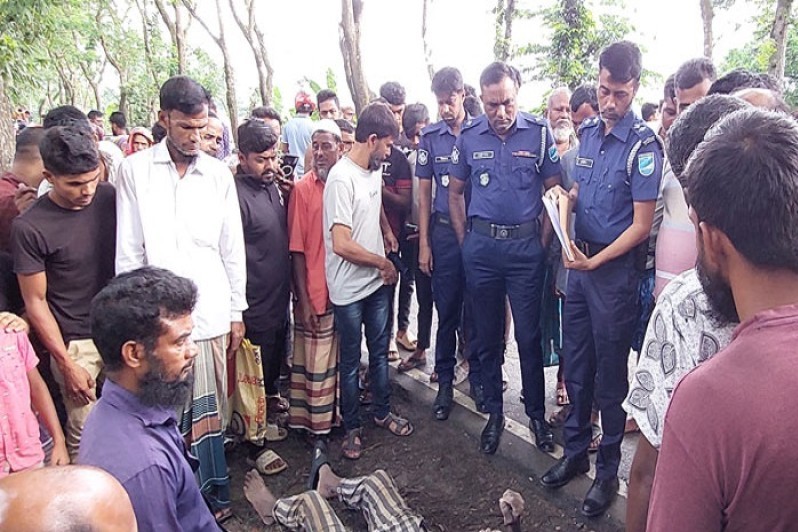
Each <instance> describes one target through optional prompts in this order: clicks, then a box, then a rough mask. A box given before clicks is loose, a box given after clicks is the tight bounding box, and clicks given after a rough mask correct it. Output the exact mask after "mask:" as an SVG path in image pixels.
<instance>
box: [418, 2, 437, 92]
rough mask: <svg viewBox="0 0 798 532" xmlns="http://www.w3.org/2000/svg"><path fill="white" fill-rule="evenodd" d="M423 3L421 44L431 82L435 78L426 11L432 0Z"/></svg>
mask: <svg viewBox="0 0 798 532" xmlns="http://www.w3.org/2000/svg"><path fill="white" fill-rule="evenodd" d="M423 1H424V5H423V9H422V11H421V42H422V44H423V45H424V61H425V62H426V63H427V73H428V74H429V79H430V81H432V78H433V77H434V76H435V68H433V66H432V50H430V46H429V43H428V42H427V9H428V8H429V4H430V2H432V0H423Z"/></svg>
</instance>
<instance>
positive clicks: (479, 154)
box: [474, 150, 493, 161]
mask: <svg viewBox="0 0 798 532" xmlns="http://www.w3.org/2000/svg"><path fill="white" fill-rule="evenodd" d="M480 159H493V150H488V151H475V152H474V160H475V161H478V160H480Z"/></svg>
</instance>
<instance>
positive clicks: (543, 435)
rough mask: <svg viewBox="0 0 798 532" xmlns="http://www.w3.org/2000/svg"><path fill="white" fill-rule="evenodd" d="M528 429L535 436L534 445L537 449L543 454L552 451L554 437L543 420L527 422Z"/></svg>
mask: <svg viewBox="0 0 798 532" xmlns="http://www.w3.org/2000/svg"><path fill="white" fill-rule="evenodd" d="M529 428H530V429H532V432H533V433H534V434H535V444H536V445H537V446H538V449H540V450H541V451H543V452H544V453H550V452H552V451H553V450H554V435H553V434H552V433H551V427H549V424H548V423H546V421H545V420H543V419H531V420H530V421H529Z"/></svg>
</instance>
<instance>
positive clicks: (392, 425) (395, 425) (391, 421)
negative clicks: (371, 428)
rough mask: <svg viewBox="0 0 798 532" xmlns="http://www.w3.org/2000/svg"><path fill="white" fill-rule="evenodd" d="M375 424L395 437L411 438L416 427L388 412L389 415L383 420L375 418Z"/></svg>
mask: <svg viewBox="0 0 798 532" xmlns="http://www.w3.org/2000/svg"><path fill="white" fill-rule="evenodd" d="M374 424H375V425H377V426H378V427H380V428H382V429H385V430H387V431H388V432H390V433H391V434H393V435H394V436H400V437H404V436H410V435H411V434H413V431H414V430H415V427H413V424H412V423H410V421H409V420H407V419H405V418H403V417H399V416H397V415H396V414H394V413H393V412H388V415H387V416H385V417H384V418H383V419H377V418H376V417H375V418H374Z"/></svg>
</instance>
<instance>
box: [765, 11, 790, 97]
mask: <svg viewBox="0 0 798 532" xmlns="http://www.w3.org/2000/svg"><path fill="white" fill-rule="evenodd" d="M792 3H793V0H778V3H777V4H776V15H775V17H773V26H772V27H771V30H770V38H771V39H773V41H774V42H775V44H776V50H775V51H774V52H773V55H772V56H771V58H770V62H769V65H768V73H769V74H770V75H772V76H775V77H776V78H778V79H779V80H780V81H781V80H782V79H783V78H784V62H785V59H786V56H787V28H788V27H789V25H790V13H791V12H792Z"/></svg>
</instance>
